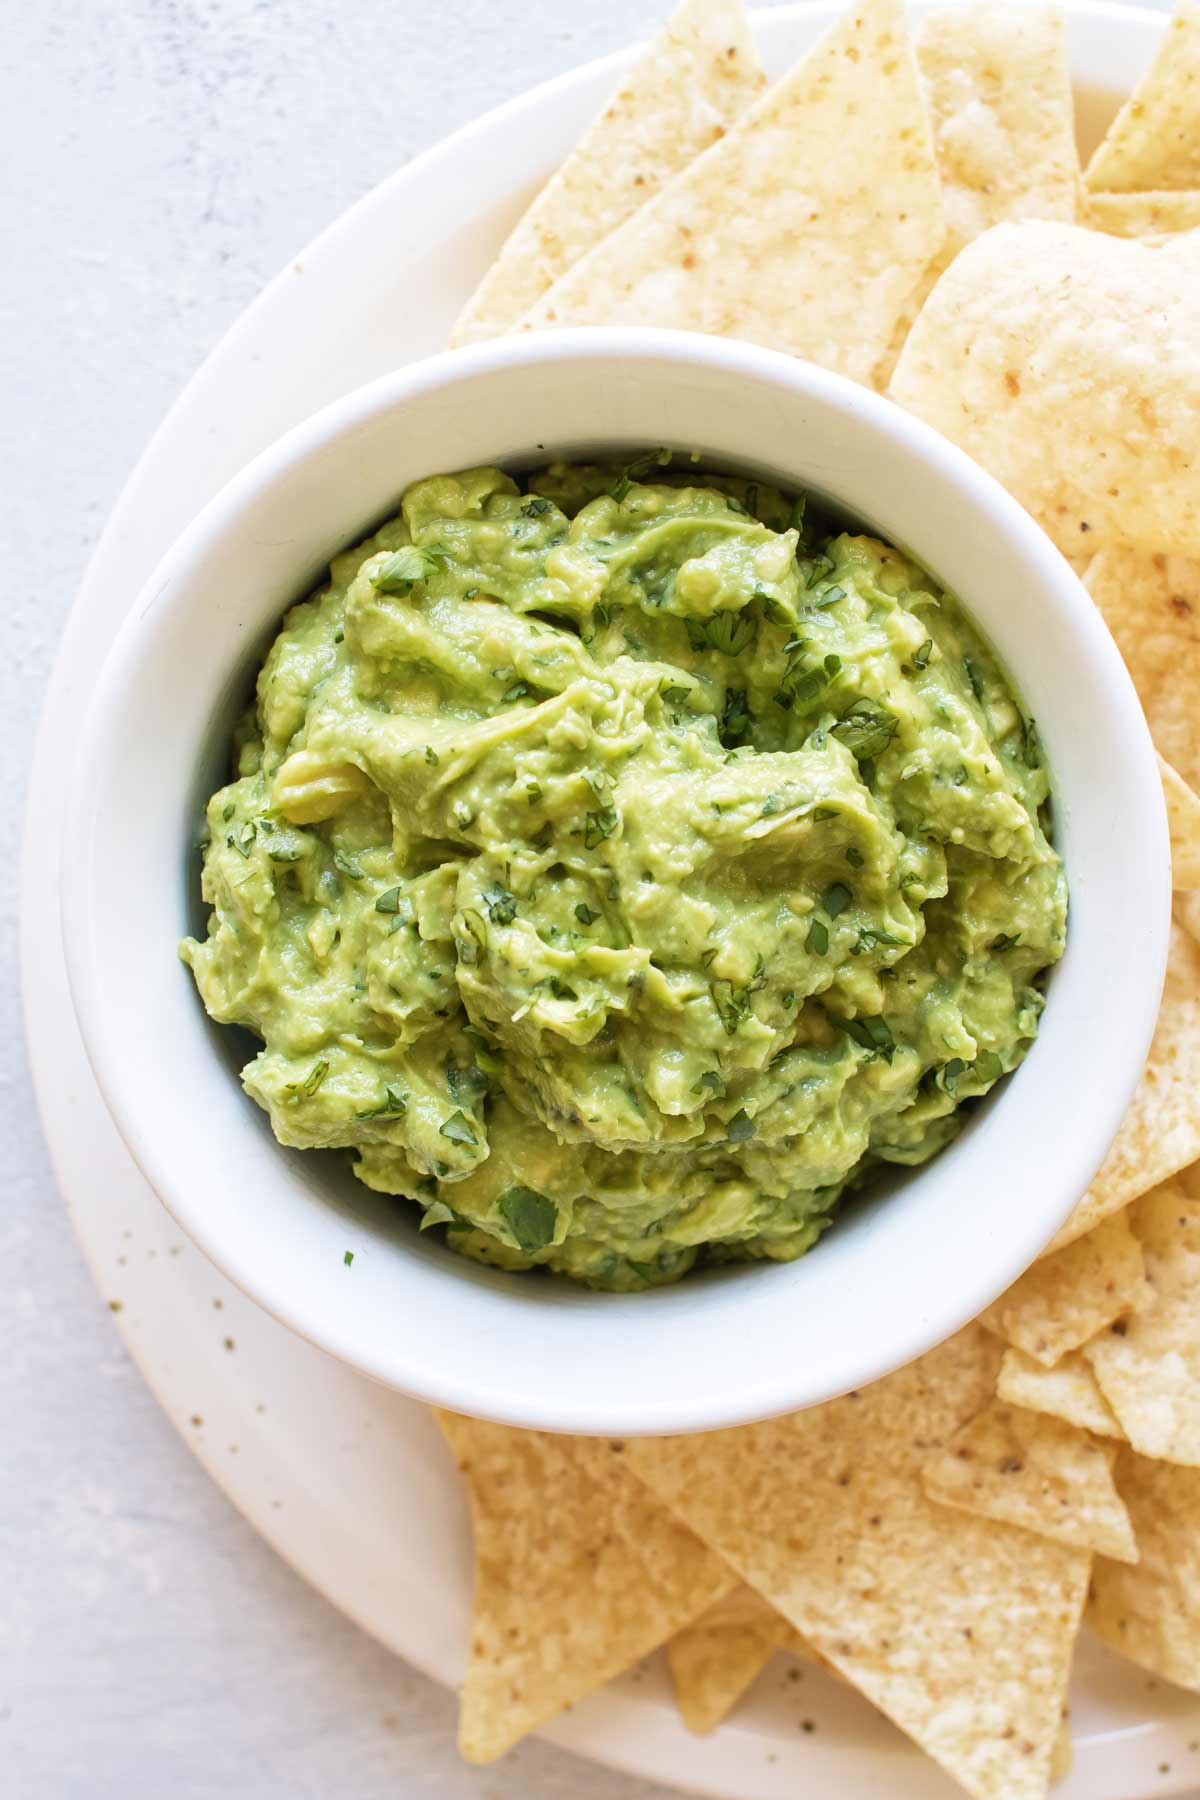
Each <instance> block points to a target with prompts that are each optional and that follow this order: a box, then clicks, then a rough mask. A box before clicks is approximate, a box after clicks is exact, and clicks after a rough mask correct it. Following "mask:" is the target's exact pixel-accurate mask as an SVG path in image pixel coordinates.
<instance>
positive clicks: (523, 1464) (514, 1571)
mask: <svg viewBox="0 0 1200 1800" xmlns="http://www.w3.org/2000/svg"><path fill="white" fill-rule="evenodd" d="M437 1419H438V1423H439V1425H440V1426H441V1428H442V1430H443V1432H444V1433H445V1435H446V1438H447V1441H448V1442H449V1444H450V1448H451V1450H452V1451H453V1453H454V1456H455V1458H456V1460H457V1462H458V1465H459V1467H460V1468H461V1470H462V1472H463V1474H464V1475H465V1476H466V1479H467V1486H468V1489H469V1491H470V1496H471V1518H472V1523H473V1526H474V1537H475V1600H474V1609H473V1612H472V1616H471V1648H470V1658H469V1661H468V1663H467V1673H466V1679H465V1681H464V1683H463V1691H462V1708H461V1712H460V1716H459V1732H458V1743H459V1749H460V1750H461V1751H462V1754H463V1755H464V1757H466V1759H467V1761H468V1762H491V1761H492V1760H493V1758H495V1757H497V1756H502V1755H503V1754H504V1752H505V1751H506V1750H509V1749H511V1747H512V1746H513V1744H515V1743H516V1742H517V1741H518V1739H519V1738H522V1737H524V1736H525V1735H526V1733H527V1732H530V1731H536V1729H537V1727H538V1726H539V1725H543V1724H545V1722H546V1720H547V1719H551V1718H553V1717H554V1716H555V1714H556V1713H559V1712H561V1711H562V1710H563V1708H564V1707H567V1706H570V1705H572V1704H573V1703H574V1702H575V1701H576V1700H581V1699H582V1698H583V1696H584V1695H585V1694H590V1693H591V1692H592V1690H593V1689H594V1688H598V1687H600V1686H601V1685H602V1684H603V1683H604V1682H606V1681H608V1680H610V1679H611V1678H612V1676H614V1675H618V1674H620V1672H621V1670H622V1669H626V1668H628V1667H629V1665H630V1663H633V1662H636V1661H637V1659H638V1658H639V1657H640V1656H645V1655H647V1654H648V1652H649V1651H651V1650H654V1649H657V1647H658V1646H659V1645H660V1644H661V1643H663V1642H664V1641H665V1640H666V1639H667V1638H668V1637H670V1636H671V1634H672V1632H675V1631H678V1630H679V1628H680V1626H682V1625H685V1624H687V1623H688V1622H689V1620H691V1619H694V1618H695V1617H696V1616H697V1614H699V1613H702V1612H703V1611H704V1609H705V1607H707V1606H710V1605H711V1604H712V1602H713V1601H714V1600H716V1599H718V1598H719V1597H720V1596H721V1595H722V1594H724V1593H727V1592H729V1590H730V1589H731V1588H732V1587H733V1586H734V1577H733V1575H732V1574H731V1573H730V1571H729V1570H728V1569H727V1568H726V1567H725V1566H724V1564H723V1563H722V1562H721V1561H720V1559H719V1558H718V1557H717V1556H715V1555H714V1554H713V1553H712V1551H711V1550H708V1549H706V1548H705V1546H704V1545H703V1544H702V1543H701V1542H700V1540H699V1539H698V1538H696V1537H694V1536H693V1535H692V1533H691V1532H690V1531H688V1530H687V1529H686V1528H685V1527H684V1526H683V1525H681V1524H680V1522H679V1520H678V1519H676V1518H674V1517H673V1516H672V1515H671V1514H670V1513H669V1512H668V1511H667V1509H666V1508H665V1507H663V1506H661V1505H659V1504H658V1503H657V1502H656V1501H654V1499H653V1497H652V1496H651V1495H650V1494H649V1493H648V1492H647V1490H646V1489H645V1488H644V1487H643V1486H642V1485H641V1483H639V1482H638V1481H636V1480H635V1479H634V1477H633V1475H632V1474H630V1473H629V1472H628V1471H627V1470H626V1469H624V1468H623V1467H621V1466H620V1465H616V1466H614V1467H613V1468H612V1469H611V1470H609V1471H608V1472H607V1473H606V1475H605V1477H604V1479H603V1480H602V1481H597V1480H596V1479H595V1477H594V1476H593V1474H591V1473H589V1471H588V1470H587V1469H586V1468H585V1467H584V1465H583V1463H582V1461H581V1460H580V1459H579V1458H577V1457H576V1455H575V1453H574V1450H573V1448H572V1440H571V1439H570V1438H564V1437H551V1436H549V1435H547V1434H546V1433H543V1432H539V1431H514V1430H513V1429H512V1428H511V1427H509V1426H506V1425H490V1424H486V1423H484V1422H483V1421H481V1420H478V1419H464V1418H461V1417H459V1415H458V1414H456V1413H441V1412H440V1413H438V1414H437Z"/></svg>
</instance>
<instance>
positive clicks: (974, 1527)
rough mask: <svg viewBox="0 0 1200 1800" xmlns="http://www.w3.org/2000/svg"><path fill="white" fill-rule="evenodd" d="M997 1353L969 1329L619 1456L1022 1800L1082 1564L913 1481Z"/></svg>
mask: <svg viewBox="0 0 1200 1800" xmlns="http://www.w3.org/2000/svg"><path fill="white" fill-rule="evenodd" d="M999 1355H1000V1351H999V1346H998V1345H997V1344H996V1342H995V1340H994V1339H992V1338H990V1337H989V1336H988V1334H987V1333H986V1332H984V1331H983V1330H982V1329H980V1328H979V1327H978V1326H973V1327H971V1328H969V1329H968V1330H967V1331H965V1332H961V1333H960V1334H959V1335H958V1336H957V1337H956V1338H952V1339H951V1340H950V1341H949V1342H948V1343H946V1344H943V1345H941V1346H940V1347H939V1348H938V1349H937V1350H934V1351H931V1352H930V1353H929V1354H928V1355H927V1356H924V1357H922V1358H920V1359H919V1361H918V1362H916V1363H914V1364H912V1365H910V1366H909V1367H908V1368H906V1369H902V1370H900V1371H899V1372H898V1373H897V1374H895V1375H890V1376H888V1377H887V1378H886V1379H885V1380H883V1381H879V1382H876V1383H874V1384H873V1385H872V1386H871V1387H868V1388H864V1389H863V1390H862V1391H861V1392H860V1393H858V1394H856V1395H853V1396H847V1397H846V1398H844V1399H842V1400H835V1401H832V1402H831V1403H829V1404H828V1405H826V1406H817V1407H813V1408H811V1409H810V1410H808V1411H806V1412H801V1413H796V1414H793V1415H792V1416H791V1417H790V1418H786V1419H777V1420H772V1421H770V1422H768V1423H766V1424H762V1425H751V1426H746V1427H743V1428H741V1429H739V1430H737V1431H728V1432H709V1433H705V1434H702V1435H700V1436H696V1437H684V1438H659V1439H653V1440H648V1439H642V1440H638V1441H634V1442H632V1443H631V1444H630V1445H629V1447H628V1450H627V1453H626V1454H627V1455H628V1457H629V1459H630V1461H631V1463H632V1464H633V1466H634V1467H635V1468H636V1470H637V1471H638V1473H639V1474H640V1475H641V1476H642V1477H643V1479H644V1480H646V1481H647V1482H648V1483H649V1484H650V1485H651V1486H652V1487H653V1489H654V1491H655V1492H656V1493H657V1494H658V1495H659V1496H660V1498H661V1499H663V1500H664V1501H666V1502H667V1503H668V1504H669V1505H670V1506H672V1507H673V1508H674V1509H675V1510H676V1511H677V1512H678V1513H679V1514H680V1516H681V1517H682V1518H684V1519H685V1520H686V1521H687V1522H688V1524H689V1525H690V1526H691V1527H692V1529H694V1530H695V1531H696V1532H697V1534H698V1535H700V1536H702V1537H703V1538H704V1539H705V1540H706V1541H707V1542H709V1543H710V1544H712V1545H713V1546H714V1548H716V1549H717V1550H718V1551H719V1552H720V1554H721V1555H722V1556H723V1557H725V1558H726V1559H727V1560H728V1561H729V1562H730V1563H732V1564H733V1566H734V1567H735V1568H736V1569H737V1571H738V1573H739V1574H740V1575H741V1577H742V1578H743V1580H745V1581H747V1582H749V1583H750V1585H751V1586H753V1587H754V1588H756V1589H757V1590H758V1592H759V1593H760V1594H761V1595H762V1596H763V1598H764V1599H766V1600H767V1601H769V1602H770V1604H771V1605H772V1606H774V1607H776V1608H777V1609H778V1610H779V1611H781V1612H782V1613H784V1614H785V1615H786V1616H787V1618H788V1619H789V1620H790V1621H791V1623H792V1624H793V1625H794V1626H795V1627H796V1629H797V1630H798V1631H799V1632H800V1633H801V1634H802V1635H803V1636H804V1637H805V1638H806V1639H808V1640H809V1641H810V1642H811V1643H813V1644H814V1645H815V1646H816V1648H817V1649H818V1650H819V1651H820V1652H821V1654H822V1655H823V1656H826V1657H828V1658H829V1660H830V1661H831V1662H832V1663H833V1664H834V1665H835V1667H837V1668H838V1669H840V1670H841V1672H842V1673H843V1674H844V1675H846V1676H847V1677H848V1678H849V1679H850V1680H851V1681H852V1682H853V1683H854V1685H855V1686H856V1687H858V1688H859V1689H860V1690H861V1691H862V1692H863V1693H864V1694H865V1695H866V1697H867V1698H868V1699H869V1700H871V1701H872V1702H873V1703H874V1704H875V1705H876V1706H878V1707H880V1708H881V1710H882V1711H883V1712H885V1713H886V1714H887V1715H888V1717H889V1718H891V1719H893V1720H894V1721H895V1723H896V1724H898V1725H899V1726H900V1727H901V1728H902V1729H903V1730H904V1731H907V1732H908V1733H909V1735H910V1736H911V1737H913V1738H915V1739H916V1741H917V1742H918V1743H919V1744H920V1745H921V1746H922V1747H923V1748H924V1749H925V1750H926V1751H928V1752H929V1754H930V1755H931V1756H933V1757H934V1758H935V1759H936V1760H937V1761H938V1762H939V1763H941V1765H942V1766H943V1767H944V1768H945V1769H947V1770H948V1771H949V1772H950V1773H951V1774H952V1775H953V1776H955V1777H956V1779H957V1780H959V1781H960V1782H961V1783H962V1784H963V1785H964V1786H965V1787H966V1788H967V1790H968V1792H970V1793H972V1794H974V1795H977V1796H979V1800H1034V1797H1035V1796H1041V1795H1043V1794H1044V1792H1045V1787H1046V1782H1047V1779H1048V1775H1049V1768H1050V1758H1051V1753H1052V1750H1053V1746H1054V1741H1055V1738H1056V1736H1057V1733H1058V1729H1059V1723H1060V1720H1061V1717H1062V1709H1063V1704H1064V1701H1065V1697H1066V1682H1067V1676H1068V1672H1069V1668H1070V1660H1071V1648H1072V1645H1073V1642H1074V1638H1075V1633H1076V1630H1077V1628H1078V1620H1079V1614H1080V1610H1081V1608H1082V1605H1083V1598H1084V1593H1085V1590H1086V1586H1087V1575H1088V1569H1089V1566H1090V1561H1091V1559H1090V1557H1089V1555H1088V1553H1087V1552H1086V1551H1081V1550H1077V1549H1074V1548H1072V1547H1069V1546H1067V1545H1065V1544H1062V1543H1058V1542H1054V1541H1052V1540H1050V1539H1049V1538H1045V1537H1040V1536H1036V1535H1034V1534H1033V1533H1031V1532H1028V1531H1022V1530H1019V1529H1017V1528H1016V1527H1013V1526H1009V1525H1005V1524H1000V1523H997V1522H996V1521H994V1520H991V1519H987V1520H984V1519H979V1518H973V1517H971V1516H969V1515H968V1514H966V1513H961V1512H958V1511H952V1510H950V1509H948V1508H945V1507H941V1506H938V1505H936V1504H935V1503H934V1502H933V1501H931V1500H930V1499H929V1498H928V1496H927V1495H926V1493H925V1491H924V1489H923V1487H922V1485H921V1467H922V1464H923V1463H924V1462H925V1461H926V1460H927V1459H928V1457H929V1455H930V1453H931V1451H933V1450H936V1449H937V1448H938V1447H939V1446H941V1445H944V1444H945V1443H946V1442H947V1440H948V1439H949V1438H950V1437H951V1436H952V1435H953V1433H954V1432H955V1431H956V1430H957V1429H958V1428H959V1427H960V1426H961V1425H962V1424H963V1423H965V1421H966V1420H967V1419H968V1418H971V1417H972V1416H974V1415H975V1414H976V1413H978V1412H979V1411H980V1410H981V1409H982V1407H984V1406H985V1405H986V1404H987V1401H988V1399H989V1398H990V1395H991V1392H992V1388H993V1384H994V1381H995V1374H996V1367H997V1362H998V1359H999ZM847 1476H849V1477H850V1479H848V1480H847V1479H844V1478H845V1477H847ZM873 1520H874V1521H877V1523H875V1524H873V1523H872V1521H873Z"/></svg>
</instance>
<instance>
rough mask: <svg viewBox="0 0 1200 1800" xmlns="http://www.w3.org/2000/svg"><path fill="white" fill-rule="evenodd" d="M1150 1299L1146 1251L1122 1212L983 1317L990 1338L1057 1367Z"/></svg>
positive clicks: (1045, 1264)
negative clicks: (994, 1335) (1062, 1359)
mask: <svg viewBox="0 0 1200 1800" xmlns="http://www.w3.org/2000/svg"><path fill="white" fill-rule="evenodd" d="M1145 1292H1146V1283H1145V1269H1144V1266H1143V1261H1142V1248H1141V1245H1140V1244H1139V1243H1138V1240H1137V1238H1136V1237H1135V1236H1134V1234H1133V1232H1132V1231H1131V1230H1130V1227H1129V1223H1128V1221H1127V1219H1126V1217H1125V1215H1124V1214H1122V1213H1117V1214H1116V1215H1115V1216H1114V1217H1113V1218H1111V1219H1104V1220H1102V1221H1101V1223H1100V1224H1099V1225H1097V1226H1096V1228H1095V1230H1094V1231H1089V1232H1086V1233H1085V1234H1084V1236H1083V1237H1081V1238H1077V1239H1076V1240H1075V1242H1074V1243H1073V1244H1068V1245H1066V1247H1065V1248H1064V1249H1062V1250H1056V1251H1055V1252H1054V1254H1053V1255H1052V1256H1046V1257H1043V1258H1042V1260H1041V1262H1037V1263H1034V1265H1033V1267H1032V1268H1031V1269H1027V1270H1026V1271H1025V1273H1024V1275H1022V1276H1021V1278H1020V1280H1019V1281H1015V1282H1014V1283H1013V1285H1012V1287H1010V1288H1009V1289H1008V1291H1007V1293H1004V1294H1001V1296H1000V1298H999V1299H998V1300H997V1301H995V1302H994V1303H993V1305H991V1306H989V1307H988V1308H987V1310H986V1311H985V1312H983V1313H981V1314H980V1319H981V1321H982V1323H983V1324H984V1325H986V1326H987V1328H988V1330H989V1331H994V1332H996V1333H997V1334H998V1335H999V1336H1000V1337H1002V1338H1005V1339H1006V1340H1007V1342H1008V1343H1010V1344H1015V1345H1016V1346H1017V1348H1018V1349H1020V1350H1024V1351H1025V1353H1026V1355H1027V1356H1032V1357H1033V1358H1034V1360H1035V1361H1036V1362H1040V1363H1044V1364H1045V1366H1046V1367H1047V1368H1051V1367H1052V1366H1053V1365H1054V1364H1055V1363H1056V1362H1057V1361H1058V1360H1059V1358H1060V1357H1062V1356H1064V1355H1065V1354H1066V1352H1067V1351H1068V1350H1077V1349H1078V1348H1079V1346H1080V1344H1085V1343H1086V1342H1087V1340H1088V1339H1089V1338H1091V1337H1095V1335H1096V1333H1097V1332H1098V1331H1102V1330H1103V1329H1104V1327H1105V1326H1106V1325H1110V1324H1111V1323H1112V1321H1113V1320H1114V1319H1121V1318H1124V1317H1125V1315H1126V1313H1128V1312H1129V1311H1131V1309H1132V1308H1133V1307H1134V1305H1136V1303H1137V1302H1138V1301H1139V1300H1141V1299H1142V1298H1143V1297H1144V1295H1145Z"/></svg>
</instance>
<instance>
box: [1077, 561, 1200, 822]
mask: <svg viewBox="0 0 1200 1800" xmlns="http://www.w3.org/2000/svg"><path fill="white" fill-rule="evenodd" d="M1083 582H1084V586H1085V587H1086V588H1087V590H1088V593H1089V594H1090V595H1091V596H1092V599H1093V600H1094V601H1095V602H1096V605H1097V606H1098V607H1099V608H1100V611H1101V612H1102V613H1103V614H1104V622H1105V624H1106V625H1107V626H1108V629H1109V630H1110V631H1111V632H1112V634H1113V637H1114V638H1115V639H1116V642H1117V648H1118V650H1119V651H1120V652H1121V655H1122V656H1123V657H1124V659H1125V666H1126V668H1127V669H1128V670H1129V673H1130V676H1131V677H1132V680H1133V685H1134V687H1135V688H1136V689H1137V692H1138V699H1139V700H1140V701H1141V703H1142V710H1143V711H1144V712H1145V714H1146V722H1147V724H1148V725H1149V727H1150V735H1151V736H1152V737H1153V739H1154V742H1155V745H1156V746H1157V748H1158V750H1159V752H1160V753H1161V754H1162V755H1163V756H1165V757H1166V759H1167V761H1168V762H1169V763H1170V764H1171V767H1172V768H1173V769H1175V770H1176V771H1177V772H1178V774H1179V775H1180V776H1181V777H1182V779H1183V780H1184V781H1186V782H1187V783H1188V784H1189V786H1190V787H1192V788H1194V789H1196V790H1198V791H1200V562H1197V561H1196V560H1195V559H1194V558H1192V557H1189V556H1160V555H1151V554H1147V553H1146V552H1144V551H1140V550H1119V549H1115V548H1114V549H1106V550H1102V551H1101V552H1100V554H1099V555H1098V556H1095V557H1093V559H1092V561H1091V562H1090V563H1089V564H1088V567H1087V570H1086V572H1085V574H1084V577H1083Z"/></svg>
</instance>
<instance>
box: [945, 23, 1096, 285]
mask: <svg viewBox="0 0 1200 1800" xmlns="http://www.w3.org/2000/svg"><path fill="white" fill-rule="evenodd" d="M916 44H917V67H918V68H919V70H920V72H921V80H922V82H923V83H924V87H925V94H926V98H927V100H928V102H929V115H930V119H931V121H932V124H933V141H934V145H935V148H936V151H937V162H938V169H939V172H940V174H941V177H942V199H943V202H944V204H945V208H946V225H947V232H948V235H947V243H946V250H945V253H944V263H943V266H945V263H949V262H950V261H952V259H953V258H954V257H955V256H956V255H957V254H958V252H959V251H960V250H961V249H962V248H963V247H964V246H965V245H967V244H969V243H971V242H972V241H973V240H974V239H975V238H977V237H978V236H979V235H980V233H981V232H984V231H987V230H988V228H989V226H992V225H999V224H1000V223H1001V222H1002V221H1003V220H1005V219H1065V220H1067V221H1073V220H1074V218H1075V215H1076V210H1077V206H1078V199H1079V156H1078V152H1077V151H1076V148H1075V103H1074V96H1073V94H1072V91H1071V71H1070V67H1069V64H1068V60H1067V43H1066V32H1065V29H1064V25H1063V17H1062V14H1061V12H1059V11H1057V10H1055V9H1051V8H1049V7H1046V8H1043V7H1036V8H1033V7H1029V8H1026V7H1020V6H995V5H989V4H985V5H980V4H977V5H973V6H956V7H949V8H945V9H939V10H938V11H935V12H931V13H928V14H927V15H926V17H925V19H924V21H923V23H922V25H921V29H920V31H919V32H918V34H917V40H916Z"/></svg>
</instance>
